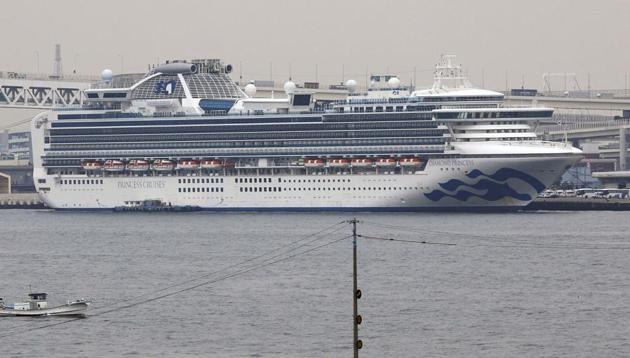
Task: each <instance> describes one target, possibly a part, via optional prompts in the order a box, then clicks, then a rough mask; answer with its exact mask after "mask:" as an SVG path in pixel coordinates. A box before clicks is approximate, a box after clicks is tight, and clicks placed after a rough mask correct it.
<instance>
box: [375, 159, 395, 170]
mask: <svg viewBox="0 0 630 358" xmlns="http://www.w3.org/2000/svg"><path fill="white" fill-rule="evenodd" d="M376 165H377V166H379V167H387V168H391V167H395V166H396V159H394V158H381V159H379V160H377V161H376Z"/></svg>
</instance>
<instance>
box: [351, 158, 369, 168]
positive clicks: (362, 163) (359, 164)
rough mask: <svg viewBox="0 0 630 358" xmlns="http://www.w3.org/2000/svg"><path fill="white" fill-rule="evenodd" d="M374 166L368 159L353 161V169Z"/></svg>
mask: <svg viewBox="0 0 630 358" xmlns="http://www.w3.org/2000/svg"><path fill="white" fill-rule="evenodd" d="M372 164H373V162H372V160H371V159H367V158H355V159H352V166H353V167H359V168H365V167H371V166H372Z"/></svg>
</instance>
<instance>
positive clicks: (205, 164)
mask: <svg viewBox="0 0 630 358" xmlns="http://www.w3.org/2000/svg"><path fill="white" fill-rule="evenodd" d="M221 168H223V163H221V161H220V160H216V159H204V160H202V161H201V169H221Z"/></svg>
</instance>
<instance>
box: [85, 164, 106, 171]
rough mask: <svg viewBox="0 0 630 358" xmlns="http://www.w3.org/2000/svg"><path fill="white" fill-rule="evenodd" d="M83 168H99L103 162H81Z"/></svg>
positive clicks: (101, 167)
mask: <svg viewBox="0 0 630 358" xmlns="http://www.w3.org/2000/svg"><path fill="white" fill-rule="evenodd" d="M81 167H82V168H83V170H101V169H103V163H101V162H83V163H81Z"/></svg>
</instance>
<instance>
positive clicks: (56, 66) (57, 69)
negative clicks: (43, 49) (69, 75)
mask: <svg viewBox="0 0 630 358" xmlns="http://www.w3.org/2000/svg"><path fill="white" fill-rule="evenodd" d="M53 77H54V78H61V77H63V69H62V66H61V45H59V44H56V45H55V62H54V63H53Z"/></svg>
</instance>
